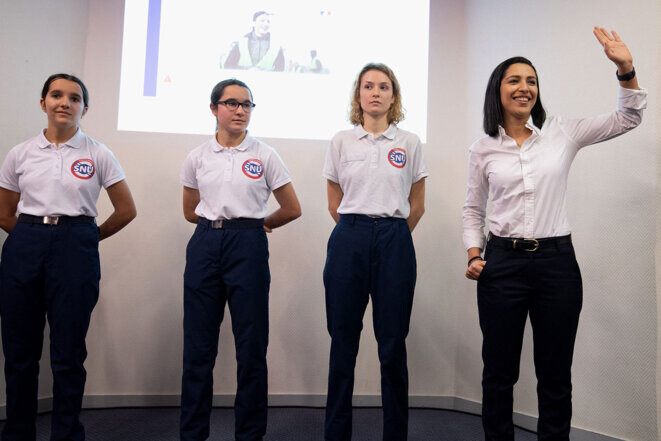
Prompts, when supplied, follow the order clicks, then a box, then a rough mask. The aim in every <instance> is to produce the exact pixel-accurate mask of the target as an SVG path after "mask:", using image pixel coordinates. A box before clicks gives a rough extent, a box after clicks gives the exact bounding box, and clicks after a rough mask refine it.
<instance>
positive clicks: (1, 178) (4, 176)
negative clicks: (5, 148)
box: [0, 148, 21, 193]
mask: <svg viewBox="0 0 661 441" xmlns="http://www.w3.org/2000/svg"><path fill="white" fill-rule="evenodd" d="M0 187H2V188H6V189H7V190H10V191H13V192H16V193H20V192H21V189H20V188H19V187H18V174H17V173H16V148H13V149H11V150H10V151H9V153H8V154H7V157H6V158H5V161H4V162H3V163H2V167H0Z"/></svg>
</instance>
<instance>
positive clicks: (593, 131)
mask: <svg viewBox="0 0 661 441" xmlns="http://www.w3.org/2000/svg"><path fill="white" fill-rule="evenodd" d="M646 105H647V91H646V90H644V89H642V90H631V89H624V88H620V90H619V95H618V105H617V109H616V110H615V111H614V112H612V113H609V114H605V115H600V116H596V117H592V118H580V119H565V118H559V117H550V118H547V120H546V122H545V123H544V125H543V127H542V128H541V129H540V128H538V127H535V125H533V123H532V119H530V120H529V121H528V123H527V124H526V127H527V128H529V129H530V130H532V134H531V135H530V137H529V138H528V139H526V140H525V141H524V142H523V144H522V145H521V147H520V148H519V146H518V145H517V144H516V142H515V141H514V139H512V138H511V137H509V136H507V134H506V133H505V130H504V129H503V128H502V127H500V128H499V134H498V135H497V136H495V137H490V136H486V137H484V138H482V139H479V140H477V141H476V142H475V143H474V144H473V145H472V146H471V147H470V153H469V161H468V193H467V196H466V203H465V205H464V213H463V224H464V237H463V239H464V246H465V248H466V249H469V248H472V247H478V248H482V247H483V244H484V239H485V234H484V231H483V229H484V223H485V222H484V221H485V216H486V205H487V198H491V205H492V209H491V212H490V213H489V216H488V221H489V231H491V232H492V233H493V234H495V235H496V236H501V237H516V238H538V239H539V238H544V237H556V236H564V235H567V234H570V232H571V230H570V228H569V223H568V222H567V214H566V211H565V199H566V190H567V176H568V175H569V167H570V166H571V164H572V162H573V160H574V157H575V156H576V153H578V151H579V149H580V148H582V147H585V146H587V145H590V144H595V143H598V142H601V141H605V140H607V139H610V138H613V137H615V136H618V135H621V134H623V133H625V132H627V131H629V130H631V129H633V128H634V127H636V126H637V125H638V124H640V121H641V120H642V115H643V109H645V107H646Z"/></svg>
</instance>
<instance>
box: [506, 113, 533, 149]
mask: <svg viewBox="0 0 661 441" xmlns="http://www.w3.org/2000/svg"><path fill="white" fill-rule="evenodd" d="M526 127H527V128H529V129H530V130H532V132H533V133H534V134H535V135H536V136H539V134H540V132H541V130H540V129H539V127H537V126H536V125H535V123H533V121H532V116H531V117H530V118H528V121H527V122H526ZM505 136H507V133H505V128H504V127H503V126H501V125H498V141H500V143H501V144H502V143H503V138H504V137H505Z"/></svg>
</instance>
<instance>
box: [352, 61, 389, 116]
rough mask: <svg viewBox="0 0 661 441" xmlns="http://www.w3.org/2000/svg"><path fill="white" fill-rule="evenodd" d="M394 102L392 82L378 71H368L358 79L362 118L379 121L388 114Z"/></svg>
mask: <svg viewBox="0 0 661 441" xmlns="http://www.w3.org/2000/svg"><path fill="white" fill-rule="evenodd" d="M393 102H395V97H394V96H393V90H392V81H390V78H388V75H386V74H385V73H383V72H381V71H380V70H368V71H367V72H365V73H364V74H363V77H362V78H361V79H360V108H361V109H362V110H363V116H365V115H369V116H370V117H371V118H374V119H379V118H382V117H384V116H386V115H387V114H388V110H390V106H392V104H393Z"/></svg>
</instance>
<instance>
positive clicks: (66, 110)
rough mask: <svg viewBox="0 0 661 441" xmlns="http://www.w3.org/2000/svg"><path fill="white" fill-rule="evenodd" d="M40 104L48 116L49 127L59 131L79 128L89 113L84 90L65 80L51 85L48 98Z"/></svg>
mask: <svg viewBox="0 0 661 441" xmlns="http://www.w3.org/2000/svg"><path fill="white" fill-rule="evenodd" d="M40 103H41V109H42V110H43V111H44V112H45V113H46V115H47V116H48V125H49V126H52V127H56V128H58V129H67V128H75V127H77V126H78V122H79V121H80V118H82V116H83V115H84V114H85V113H87V107H85V104H84V103H83V90H82V89H81V88H80V86H79V85H78V83H75V82H73V81H69V80H65V79H64V78H59V79H57V80H55V81H53V82H52V83H51V84H50V87H49V88H48V93H47V94H46V98H42V99H41V101H40Z"/></svg>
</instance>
